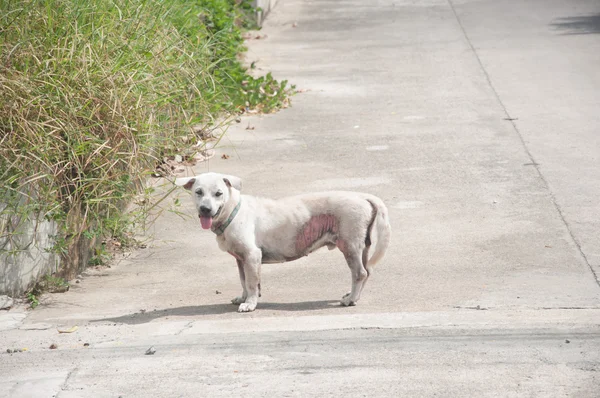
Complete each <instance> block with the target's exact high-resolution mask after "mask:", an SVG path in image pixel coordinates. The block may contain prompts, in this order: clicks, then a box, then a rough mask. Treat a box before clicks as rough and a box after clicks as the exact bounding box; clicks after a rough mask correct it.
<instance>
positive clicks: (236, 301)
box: [231, 259, 248, 305]
mask: <svg viewBox="0 0 600 398" xmlns="http://www.w3.org/2000/svg"><path fill="white" fill-rule="evenodd" d="M236 261H237V266H238V272H239V273H240V283H241V284H242V295H241V296H238V297H236V298H234V299H233V300H231V302H232V303H233V304H236V305H238V304H242V303H243V302H245V301H246V298H247V297H248V290H246V275H245V273H244V263H243V262H242V260H240V259H236Z"/></svg>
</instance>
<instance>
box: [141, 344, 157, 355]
mask: <svg viewBox="0 0 600 398" xmlns="http://www.w3.org/2000/svg"><path fill="white" fill-rule="evenodd" d="M155 352H156V350H155V349H154V346H152V347H150V348H148V349H147V350H146V354H144V355H154V353H155Z"/></svg>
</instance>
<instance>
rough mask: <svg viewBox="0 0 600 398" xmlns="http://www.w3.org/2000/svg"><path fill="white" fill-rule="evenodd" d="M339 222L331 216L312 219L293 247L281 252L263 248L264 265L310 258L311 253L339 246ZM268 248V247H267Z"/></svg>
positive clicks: (296, 238) (298, 235) (304, 226)
mask: <svg viewBox="0 0 600 398" xmlns="http://www.w3.org/2000/svg"><path fill="white" fill-rule="evenodd" d="M337 232H338V221H337V219H336V218H335V217H334V216H333V215H331V214H319V215H316V216H313V217H311V218H310V219H309V220H308V221H307V222H306V223H305V224H304V225H303V226H302V227H301V228H300V230H299V231H298V233H297V234H296V236H295V239H294V242H293V246H291V247H287V250H283V251H280V250H278V249H277V248H274V247H264V246H263V247H261V248H260V249H261V251H262V263H263V264H268V263H283V262H286V261H293V260H297V259H299V258H300V257H304V256H308V255H309V254H310V253H311V252H313V251H315V250H317V249H320V248H321V247H323V246H328V247H329V248H330V249H333V248H335V247H336V244H337ZM265 246H266V245H265Z"/></svg>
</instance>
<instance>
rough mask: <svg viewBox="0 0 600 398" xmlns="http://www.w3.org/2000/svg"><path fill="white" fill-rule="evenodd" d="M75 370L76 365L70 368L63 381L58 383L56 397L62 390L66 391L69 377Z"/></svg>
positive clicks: (76, 368)
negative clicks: (58, 388)
mask: <svg viewBox="0 0 600 398" xmlns="http://www.w3.org/2000/svg"><path fill="white" fill-rule="evenodd" d="M77 370H79V368H78V367H77V366H76V367H74V368H73V369H71V370H70V371H69V373H68V374H67V377H65V381H64V382H63V383H62V384H61V385H60V390H59V391H57V392H56V395H55V397H56V398H58V397H59V396H60V393H61V392H62V391H66V390H67V386H68V384H69V379H70V378H71V376H72V375H73V373H75V372H76V371H77Z"/></svg>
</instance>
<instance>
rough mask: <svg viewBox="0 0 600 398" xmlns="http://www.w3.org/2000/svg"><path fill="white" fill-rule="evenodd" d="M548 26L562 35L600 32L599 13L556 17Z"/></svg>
mask: <svg viewBox="0 0 600 398" xmlns="http://www.w3.org/2000/svg"><path fill="white" fill-rule="evenodd" d="M550 26H552V27H553V28H554V29H555V30H557V31H559V32H560V34H562V35H587V34H591V33H600V14H594V15H586V16H579V17H565V18H558V19H556V20H555V21H554V22H552V23H551V24H550Z"/></svg>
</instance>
